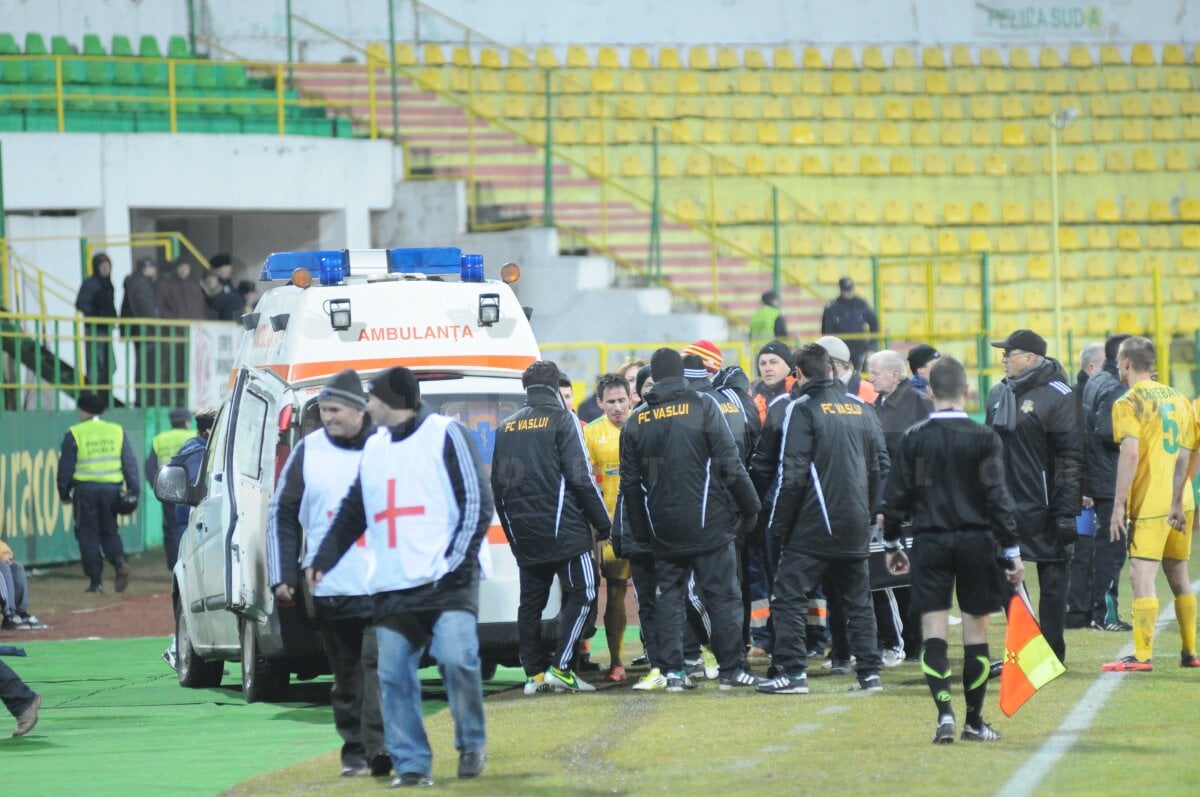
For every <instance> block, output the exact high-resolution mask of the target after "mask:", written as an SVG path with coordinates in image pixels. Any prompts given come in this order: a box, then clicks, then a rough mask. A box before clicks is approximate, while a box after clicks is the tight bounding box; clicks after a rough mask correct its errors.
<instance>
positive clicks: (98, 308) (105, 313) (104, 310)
mask: <svg viewBox="0 0 1200 797" xmlns="http://www.w3.org/2000/svg"><path fill="white" fill-rule="evenodd" d="M101 261H105V262H107V263H109V268H110V269H111V268H112V261H110V260H109V259H108V255H105V254H97V255H93V256H92V276H90V277H88V278H87V279H85V280H84V281H83V284H82V285H80V286H79V295H78V296H76V297H75V309H76V310H78V311H79V312H80V313H83V315H85V316H87V317H88V318H116V317H117V305H116V295H117V294H116V290H115V289H114V288H113V284H112V277H111V275H110V276H108V277H102V276H100V262H101ZM96 328H97V330H98V331H99V332H101V333H104V332H108V331H111V330H112V326H111V325H109V324H97V325H96Z"/></svg>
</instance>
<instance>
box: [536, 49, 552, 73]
mask: <svg viewBox="0 0 1200 797" xmlns="http://www.w3.org/2000/svg"><path fill="white" fill-rule="evenodd" d="M533 62H534V63H535V64H537V66H538V67H539V68H541V69H556V68H557V67H558V55H557V54H556V53H555V52H554V48H553V47H544V46H543V47H538V48H537V49H536V50H534V53H533Z"/></svg>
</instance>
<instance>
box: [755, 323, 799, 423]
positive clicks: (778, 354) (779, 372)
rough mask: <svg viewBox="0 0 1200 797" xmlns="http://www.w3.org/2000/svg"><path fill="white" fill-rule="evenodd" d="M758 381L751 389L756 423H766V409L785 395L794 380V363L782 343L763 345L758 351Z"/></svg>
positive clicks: (789, 351) (775, 341) (772, 342)
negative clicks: (756, 413) (756, 417)
mask: <svg viewBox="0 0 1200 797" xmlns="http://www.w3.org/2000/svg"><path fill="white" fill-rule="evenodd" d="M756 365H757V366H758V376H759V380H758V382H757V383H756V384H755V385H754V387H753V388H752V389H751V393H752V394H753V396H754V406H755V407H756V408H757V409H758V422H759V424H761V425H765V424H766V422H767V407H768V406H769V405H770V404H771V402H773V401H774V400H775V399H777V398H779V397H780V396H782V395H786V394H787V392H788V390H789V389H790V388H791V387H792V383H794V382H795V381H796V378H795V377H794V376H792V372H793V371H795V370H796V362H795V360H793V359H792V350H791V349H789V348H788V347H787V344H785V343H783V342H782V341H778V340H773V341H771V342H769V343H765V344H763V347H762V348H761V349H759V350H758V360H757V362H756Z"/></svg>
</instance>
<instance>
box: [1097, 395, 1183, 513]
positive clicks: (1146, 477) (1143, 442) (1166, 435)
mask: <svg viewBox="0 0 1200 797" xmlns="http://www.w3.org/2000/svg"><path fill="white" fill-rule="evenodd" d="M1112 415H1113V438H1114V439H1115V440H1116V441H1117V443H1120V442H1121V441H1122V440H1124V439H1125V438H1127V437H1131V438H1134V439H1135V440H1137V441H1138V464H1137V471H1136V472H1135V473H1134V475H1133V486H1132V487H1131V488H1130V490H1129V517H1130V518H1131V519H1132V520H1139V519H1140V520H1149V519H1151V518H1160V517H1166V516H1167V514H1168V513H1169V512H1170V511H1171V495H1172V492H1173V490H1174V483H1175V461H1176V459H1177V457H1178V455H1179V452H1180V451H1181V450H1183V449H1194V448H1196V445H1197V441H1196V422H1195V418H1194V416H1193V409H1192V403H1191V402H1190V401H1188V400H1187V399H1186V398H1184V397H1183V395H1182V394H1181V393H1179V391H1177V390H1175V389H1174V388H1171V387H1168V386H1166V385H1163V384H1159V383H1158V382H1154V381H1152V380H1149V379H1146V380H1143V381H1141V382H1138V383H1137V384H1136V385H1133V386H1132V387H1131V388H1130V389H1129V391H1128V392H1127V393H1125V395H1124V396H1121V398H1119V399H1117V401H1116V403H1114V404H1113V409H1112ZM1183 506H1184V509H1185V510H1186V509H1190V508H1192V507H1193V506H1194V501H1193V498H1192V491H1191V490H1184V496H1183Z"/></svg>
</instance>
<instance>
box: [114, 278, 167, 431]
mask: <svg viewBox="0 0 1200 797" xmlns="http://www.w3.org/2000/svg"><path fill="white" fill-rule="evenodd" d="M157 279H158V266H157V265H156V264H155V262H154V261H153V260H151V259H150V258H148V257H140V258H138V261H137V263H135V264H134V267H133V273H132V274H130V275H129V276H128V277H126V278H125V293H124V297H123V298H122V299H121V318H138V319H143V318H158V304H157V303H156V301H155V299H154V285H155V280H157ZM122 329H123V332H122V334H123V335H124V337H125V339H126V340H131V341H133V354H134V360H135V363H134V374H135V376H134V382H135V385H136V387H137V396H138V404H139V406H143V407H146V406H154V405H155V404H157V402H156V401H154V400H153V399H154V398H155V396H154V391H153V390H152V388H151V386H152V385H154V383H155V382H157V381H158V372H159V368H158V360H157V357H158V342H157V341H156V340H154V338H156V337H158V335H159V329H158V327H157V326H153V325H149V324H145V325H143V324H128V323H127V324H123V325H122Z"/></svg>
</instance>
